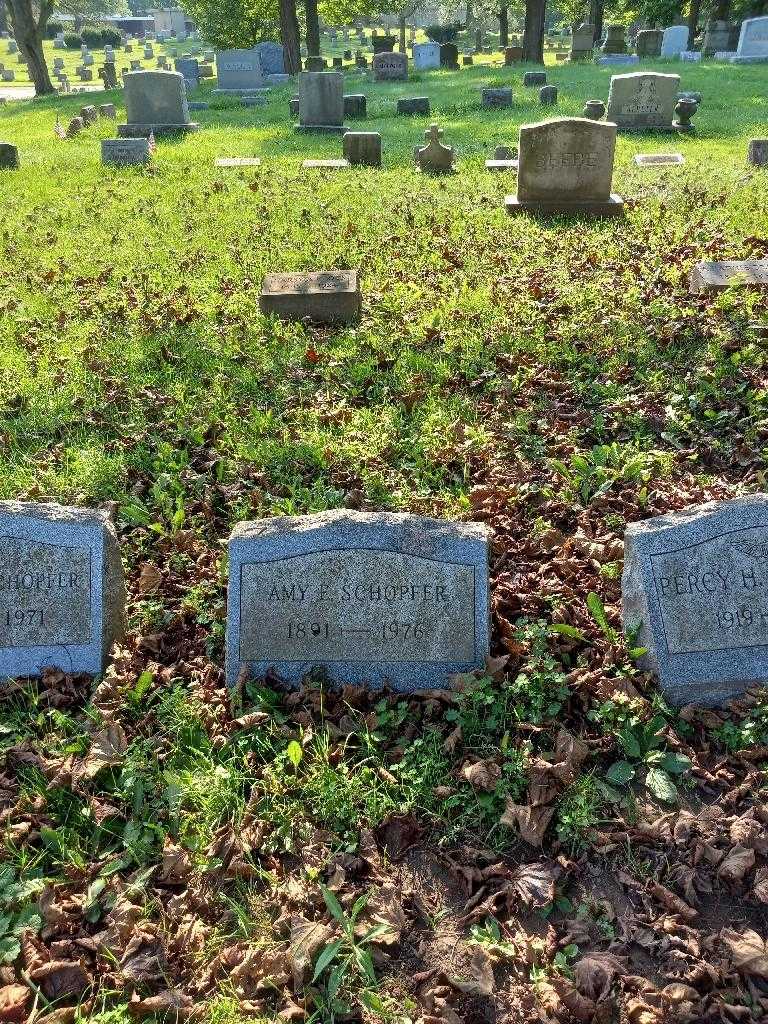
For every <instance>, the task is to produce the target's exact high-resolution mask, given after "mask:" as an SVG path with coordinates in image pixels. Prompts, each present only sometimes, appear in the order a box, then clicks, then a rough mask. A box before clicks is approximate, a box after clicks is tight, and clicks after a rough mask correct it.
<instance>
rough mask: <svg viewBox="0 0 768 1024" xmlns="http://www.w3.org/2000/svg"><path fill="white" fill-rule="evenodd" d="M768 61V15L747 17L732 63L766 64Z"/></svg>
mask: <svg viewBox="0 0 768 1024" xmlns="http://www.w3.org/2000/svg"><path fill="white" fill-rule="evenodd" d="M766 62H768V17H762V18H747V19H746V20H745V21H743V22H742V23H741V32H740V33H739V42H738V45H737V47H736V56H735V57H731V63H732V64H765V63H766Z"/></svg>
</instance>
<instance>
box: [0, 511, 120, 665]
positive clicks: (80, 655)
mask: <svg viewBox="0 0 768 1024" xmlns="http://www.w3.org/2000/svg"><path fill="white" fill-rule="evenodd" d="M0 566H2V569H1V570H0V676H3V677H17V676H39V675H41V674H42V672H43V670H44V669H46V668H48V667H53V668H58V669H61V670H63V671H65V672H88V673H91V674H93V675H97V674H98V673H100V672H102V671H103V670H104V667H105V665H106V661H107V656H108V654H109V649H110V647H111V646H112V643H113V641H114V640H116V639H118V638H119V637H120V636H122V633H123V630H124V625H125V623H124V619H125V586H124V581H123V568H122V564H121V562H120V552H119V549H118V544H117V537H116V535H115V532H114V529H113V527H112V525H111V523H110V522H109V518H108V517H107V515H106V514H105V513H104V512H99V511H96V510H92V509H78V508H66V507H64V506H62V505H55V504H33V503H26V502H17V501H3V502H0Z"/></svg>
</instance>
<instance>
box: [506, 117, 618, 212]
mask: <svg viewBox="0 0 768 1024" xmlns="http://www.w3.org/2000/svg"><path fill="white" fill-rule="evenodd" d="M615 149H616V125H615V124H608V123H606V122H601V121H591V120H589V119H588V118H584V117H563V118H558V119H557V120H554V121H542V122H540V123H539V124H527V125H522V127H521V128H520V142H519V152H520V157H519V167H518V176H517V194H516V195H512V196H507V198H506V201H505V205H506V209H507V212H508V213H510V214H517V213H541V214H550V213H578V214H582V215H584V216H588V217H620V216H623V213H624V201H623V200H622V199H621V197H620V196H617V195H613V194H612V193H611V181H612V178H613V158H614V152H615Z"/></svg>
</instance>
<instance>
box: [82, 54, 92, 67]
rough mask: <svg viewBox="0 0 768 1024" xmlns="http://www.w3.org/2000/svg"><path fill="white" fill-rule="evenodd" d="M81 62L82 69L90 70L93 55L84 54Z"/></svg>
mask: <svg viewBox="0 0 768 1024" xmlns="http://www.w3.org/2000/svg"><path fill="white" fill-rule="evenodd" d="M82 60H83V67H84V68H92V67H93V54H92V53H84V54H83V58H82Z"/></svg>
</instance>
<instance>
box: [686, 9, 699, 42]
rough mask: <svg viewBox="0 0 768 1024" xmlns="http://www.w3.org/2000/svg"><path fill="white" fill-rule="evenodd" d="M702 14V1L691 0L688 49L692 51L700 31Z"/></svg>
mask: <svg viewBox="0 0 768 1024" xmlns="http://www.w3.org/2000/svg"><path fill="white" fill-rule="evenodd" d="M700 13H701V0H691V9H690V11H689V12H688V49H689V50H692V49H693V47H694V42H695V39H696V33H697V32H698V31H699V14H700Z"/></svg>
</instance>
